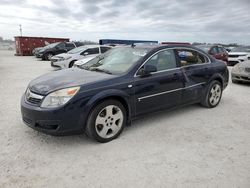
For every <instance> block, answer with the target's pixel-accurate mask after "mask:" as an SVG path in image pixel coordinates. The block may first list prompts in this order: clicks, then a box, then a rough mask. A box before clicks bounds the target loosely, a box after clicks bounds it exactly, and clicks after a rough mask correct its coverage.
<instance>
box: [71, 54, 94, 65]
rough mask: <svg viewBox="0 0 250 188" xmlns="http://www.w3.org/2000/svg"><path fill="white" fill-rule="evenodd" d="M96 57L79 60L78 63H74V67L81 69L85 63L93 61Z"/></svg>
mask: <svg viewBox="0 0 250 188" xmlns="http://www.w3.org/2000/svg"><path fill="white" fill-rule="evenodd" d="M95 57H96V56H86V57H84V58H82V59H79V60H78V61H76V62H75V63H74V67H81V66H83V65H84V64H85V63H87V62H88V61H90V60H92V59H94V58H95Z"/></svg>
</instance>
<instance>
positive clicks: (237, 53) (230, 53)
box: [228, 52, 249, 55]
mask: <svg viewBox="0 0 250 188" xmlns="http://www.w3.org/2000/svg"><path fill="white" fill-rule="evenodd" d="M228 54H229V55H248V54H249V53H247V52H229V53H228Z"/></svg>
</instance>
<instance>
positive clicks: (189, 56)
mask: <svg viewBox="0 0 250 188" xmlns="http://www.w3.org/2000/svg"><path fill="white" fill-rule="evenodd" d="M177 54H178V57H179V60H180V62H181V66H188V65H196V64H203V63H208V62H209V60H208V58H207V57H206V56H204V55H202V54H201V53H199V52H197V51H194V50H189V49H188V50H187V49H179V50H177Z"/></svg>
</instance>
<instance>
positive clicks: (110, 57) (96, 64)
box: [81, 47, 149, 74]
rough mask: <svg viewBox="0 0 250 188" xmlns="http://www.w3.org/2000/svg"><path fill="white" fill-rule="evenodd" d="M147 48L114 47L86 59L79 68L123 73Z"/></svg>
mask: <svg viewBox="0 0 250 188" xmlns="http://www.w3.org/2000/svg"><path fill="white" fill-rule="evenodd" d="M148 50H149V49H145V48H132V47H125V48H122V47H118V48H114V49H111V50H109V51H108V52H106V53H104V54H102V55H99V56H97V57H96V58H94V59H92V60H90V61H88V62H87V63H86V64H84V65H82V66H81V68H83V69H86V70H90V71H98V72H105V73H108V74H123V73H125V72H127V71H128V70H129V69H130V68H131V67H132V66H133V65H134V64H135V63H136V62H137V61H138V60H139V59H141V58H142V57H144V56H145V55H146V54H147V52H148Z"/></svg>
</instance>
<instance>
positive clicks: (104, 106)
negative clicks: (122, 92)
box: [86, 100, 127, 143]
mask: <svg viewBox="0 0 250 188" xmlns="http://www.w3.org/2000/svg"><path fill="white" fill-rule="evenodd" d="M126 123H127V112H126V109H125V108H124V106H123V105H122V104H121V103H120V102H119V101H117V100H106V101H103V102H101V103H99V104H97V105H96V106H95V107H94V108H93V109H92V111H91V112H90V115H89V117H88V121H87V126H86V134H87V135H88V137H90V138H92V139H95V140H96V141H98V142H101V143H105V142H109V141H111V140H113V139H115V138H117V137H118V136H119V135H120V134H121V132H122V130H123V128H124V126H125V125H126Z"/></svg>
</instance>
